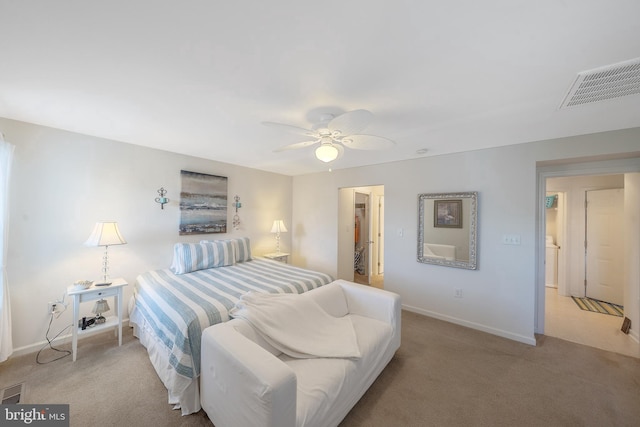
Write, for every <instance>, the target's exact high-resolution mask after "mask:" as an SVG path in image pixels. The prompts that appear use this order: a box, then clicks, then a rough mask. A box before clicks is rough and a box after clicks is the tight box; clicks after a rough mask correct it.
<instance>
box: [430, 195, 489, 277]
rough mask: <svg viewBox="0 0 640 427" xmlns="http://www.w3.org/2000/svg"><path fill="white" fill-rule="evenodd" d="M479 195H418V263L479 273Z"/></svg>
mask: <svg viewBox="0 0 640 427" xmlns="http://www.w3.org/2000/svg"><path fill="white" fill-rule="evenodd" d="M477 228H478V192H477V191H467V192H461V193H425V194H419V195H418V262H422V263H425V264H436V265H443V266H447V267H456V268H466V269H469V270H476V269H477V268H478V263H477V252H476V245H477Z"/></svg>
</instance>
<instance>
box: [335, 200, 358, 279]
mask: <svg viewBox="0 0 640 427" xmlns="http://www.w3.org/2000/svg"><path fill="white" fill-rule="evenodd" d="M353 200H354V191H353V188H341V189H340V190H339V193H338V277H337V278H338V279H344V280H349V281H353V279H354V276H353V258H354V252H353V217H354V211H353Z"/></svg>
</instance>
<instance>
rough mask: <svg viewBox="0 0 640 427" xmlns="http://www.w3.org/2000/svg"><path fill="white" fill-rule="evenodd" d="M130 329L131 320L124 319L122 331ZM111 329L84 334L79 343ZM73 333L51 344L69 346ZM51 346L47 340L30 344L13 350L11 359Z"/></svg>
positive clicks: (80, 336)
mask: <svg viewBox="0 0 640 427" xmlns="http://www.w3.org/2000/svg"><path fill="white" fill-rule="evenodd" d="M128 327H129V318H126V319H122V329H123V330H125V328H128ZM110 331H111V329H99V330H97V331H95V332H93V333H92V332H83V334H82V335H78V342H81V341H82V340H83V339H84V338H86V337H90V336H92V335H95V334H98V333H101V332H110ZM71 338H72V337H71V332H69V333H68V334H66V335H61V336H59V337H58V338H56V339H55V340H52V341H51V343H52V344H53V345H54V346H55V345H61V344H67V343H70V342H71ZM47 345H49V344H48V342H47V340H46V339H45V340H42V341H39V342H36V343H33V344H29V345H25V346H22V347H18V348H14V349H13V353H11V356H10V357H16V356H22V355H25V354H31V353H35V352H37V351H39V350H40V349H41V348H44V347H45V346H47Z"/></svg>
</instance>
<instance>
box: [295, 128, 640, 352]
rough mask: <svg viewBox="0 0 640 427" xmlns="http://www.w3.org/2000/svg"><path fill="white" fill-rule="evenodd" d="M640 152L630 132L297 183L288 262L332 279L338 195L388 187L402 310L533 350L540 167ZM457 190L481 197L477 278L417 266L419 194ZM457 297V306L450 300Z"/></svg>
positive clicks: (391, 258)
mask: <svg viewBox="0 0 640 427" xmlns="http://www.w3.org/2000/svg"><path fill="white" fill-rule="evenodd" d="M400 143H401V141H400ZM638 150H640V129H638V128H636V129H631V130H624V131H615V132H607V133H603V134H592V135H586V136H580V137H572V138H565V139H558V140H550V141H542V142H534V143H528V144H521V145H514V146H509V147H502V148H496V149H486V150H479V151H474V152H466V153H459V154H452V155H446V156H436V157H426V158H420V159H416V160H409V161H403V162H397V163H390V164H383V165H377V166H369V167H362V168H354V169H348V170H337V171H333V172H326V173H320V174H310V175H304V176H297V177H294V179H293V223H294V227H292V228H293V229H294V230H295V231H301V233H298V232H294V235H293V241H292V245H293V249H294V257H293V259H294V262H295V263H297V264H300V265H303V266H306V267H309V268H315V269H321V270H323V271H327V272H329V273H331V274H335V273H336V265H337V260H336V252H337V251H336V247H337V231H336V230H337V224H336V212H337V209H338V206H337V205H338V189H339V188H341V187H355V186H366V185H369V184H381V185H384V188H385V218H386V220H385V288H386V289H388V290H391V291H394V292H397V293H399V294H400V296H401V297H402V300H403V304H404V306H405V308H408V309H411V310H414V311H417V312H420V313H423V314H427V315H431V316H434V317H438V318H442V319H445V320H449V321H452V322H455V323H459V324H463V325H466V326H470V327H473V328H476V329H480V330H484V331H487V332H490V333H494V334H497V335H500V336H504V337H507V338H511V339H515V340H518V341H521V342H526V343H530V344H534V343H535V336H534V331H535V330H536V328H535V326H536V322H535V320H536V298H537V296H538V294H539V292H538V289H537V286H538V285H537V275H538V271H537V269H536V268H537V267H538V264H537V261H536V258H537V256H538V255H537V253H538V252H537V246H538V244H537V239H538V237H537V208H538V200H537V199H538V195H537V182H536V181H537V176H536V167H537V162H545V161H551V160H556V159H573V158H578V157H583V156H603V155H608V154H620V153H631V152H637V151H638ZM636 155H637V153H636ZM457 191H478V192H479V198H478V208H479V211H478V245H479V246H478V270H475V271H473V270H463V269H455V268H449V267H443V266H437V265H430V264H421V263H418V262H417V261H416V257H417V228H418V224H417V212H418V206H417V196H418V194H420V193H444V192H457ZM540 202H541V203H542V200H541V201H540ZM311 224H313V227H311ZM400 229H402V230H403V233H402V237H400V236H399V233H398V230H400ZM542 233H543V235H544V231H543V232H542ZM504 234H517V235H520V236H521V245H520V246H506V245H503V244H502V236H503V235H504ZM542 240H543V241H542V245H544V236H543V238H542ZM543 249H544V248H543ZM543 271H544V266H543ZM543 274H544V273H543ZM542 277H544V276H542ZM542 286H544V283H542ZM455 289H461V290H462V296H463V297H462V298H454V290H455Z"/></svg>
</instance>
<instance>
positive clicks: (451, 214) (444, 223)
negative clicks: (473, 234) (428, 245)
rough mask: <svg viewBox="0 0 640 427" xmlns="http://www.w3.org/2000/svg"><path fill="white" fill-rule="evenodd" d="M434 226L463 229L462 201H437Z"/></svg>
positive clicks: (434, 204)
mask: <svg viewBox="0 0 640 427" xmlns="http://www.w3.org/2000/svg"><path fill="white" fill-rule="evenodd" d="M433 209H434V211H433V226H434V227H442V228H462V200H435V201H434V203H433Z"/></svg>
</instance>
